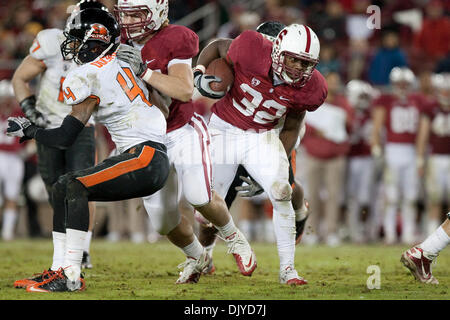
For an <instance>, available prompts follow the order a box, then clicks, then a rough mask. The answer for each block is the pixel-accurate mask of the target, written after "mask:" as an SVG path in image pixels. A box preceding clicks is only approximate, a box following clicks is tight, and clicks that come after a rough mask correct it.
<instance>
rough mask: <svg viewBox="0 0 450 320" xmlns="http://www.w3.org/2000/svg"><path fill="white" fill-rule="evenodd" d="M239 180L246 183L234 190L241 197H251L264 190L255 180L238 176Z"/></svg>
mask: <svg viewBox="0 0 450 320" xmlns="http://www.w3.org/2000/svg"><path fill="white" fill-rule="evenodd" d="M239 178H240V179H241V180H242V181H244V182H246V183H247V185H244V186H239V187H236V188H234V189H235V190H236V191H239V192H240V193H239V194H240V196H241V197H244V198H248V197H253V196H257V195H259V194H261V193H263V192H264V189H263V188H262V187H261V186H260V185H259V184H258V182H256V181H255V180H253V179H251V178H247V177H244V176H239Z"/></svg>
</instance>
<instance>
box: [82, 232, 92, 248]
mask: <svg viewBox="0 0 450 320" xmlns="http://www.w3.org/2000/svg"><path fill="white" fill-rule="evenodd" d="M91 240H92V231H88V232H87V234H86V242H85V244H84V251H86V252H87V253H89V249H90V248H91Z"/></svg>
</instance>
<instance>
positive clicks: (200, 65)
mask: <svg viewBox="0 0 450 320" xmlns="http://www.w3.org/2000/svg"><path fill="white" fill-rule="evenodd" d="M195 71H201V73H205V72H206V68H205V66H204V65H202V64H199V65H197V66H196V67H195V69H194V72H195Z"/></svg>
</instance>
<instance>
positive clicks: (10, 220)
mask: <svg viewBox="0 0 450 320" xmlns="http://www.w3.org/2000/svg"><path fill="white" fill-rule="evenodd" d="M16 220H17V211H16V210H13V209H5V211H3V226H2V237H3V239H5V240H12V239H13V237H14V229H15V227H16Z"/></svg>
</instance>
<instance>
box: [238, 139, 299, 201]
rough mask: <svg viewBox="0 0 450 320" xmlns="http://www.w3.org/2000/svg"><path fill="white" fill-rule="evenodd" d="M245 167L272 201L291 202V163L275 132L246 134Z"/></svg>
mask: <svg viewBox="0 0 450 320" xmlns="http://www.w3.org/2000/svg"><path fill="white" fill-rule="evenodd" d="M244 143H245V144H247V148H246V150H245V158H244V161H243V162H244V163H243V164H244V166H245V169H247V171H248V173H249V174H250V175H251V176H252V177H253V178H254V179H255V180H256V181H257V182H258V183H259V184H260V185H261V186H262V187H263V188H264V190H265V191H266V192H267V193H268V194H269V197H270V199H271V200H275V201H289V200H291V196H292V187H291V185H290V183H289V161H288V158H287V155H286V151H285V150H284V147H283V144H282V143H281V141H280V139H279V137H278V134H277V133H276V132H275V131H274V130H271V131H265V132H260V133H251V132H248V133H247V134H246V141H245V142H244Z"/></svg>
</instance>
